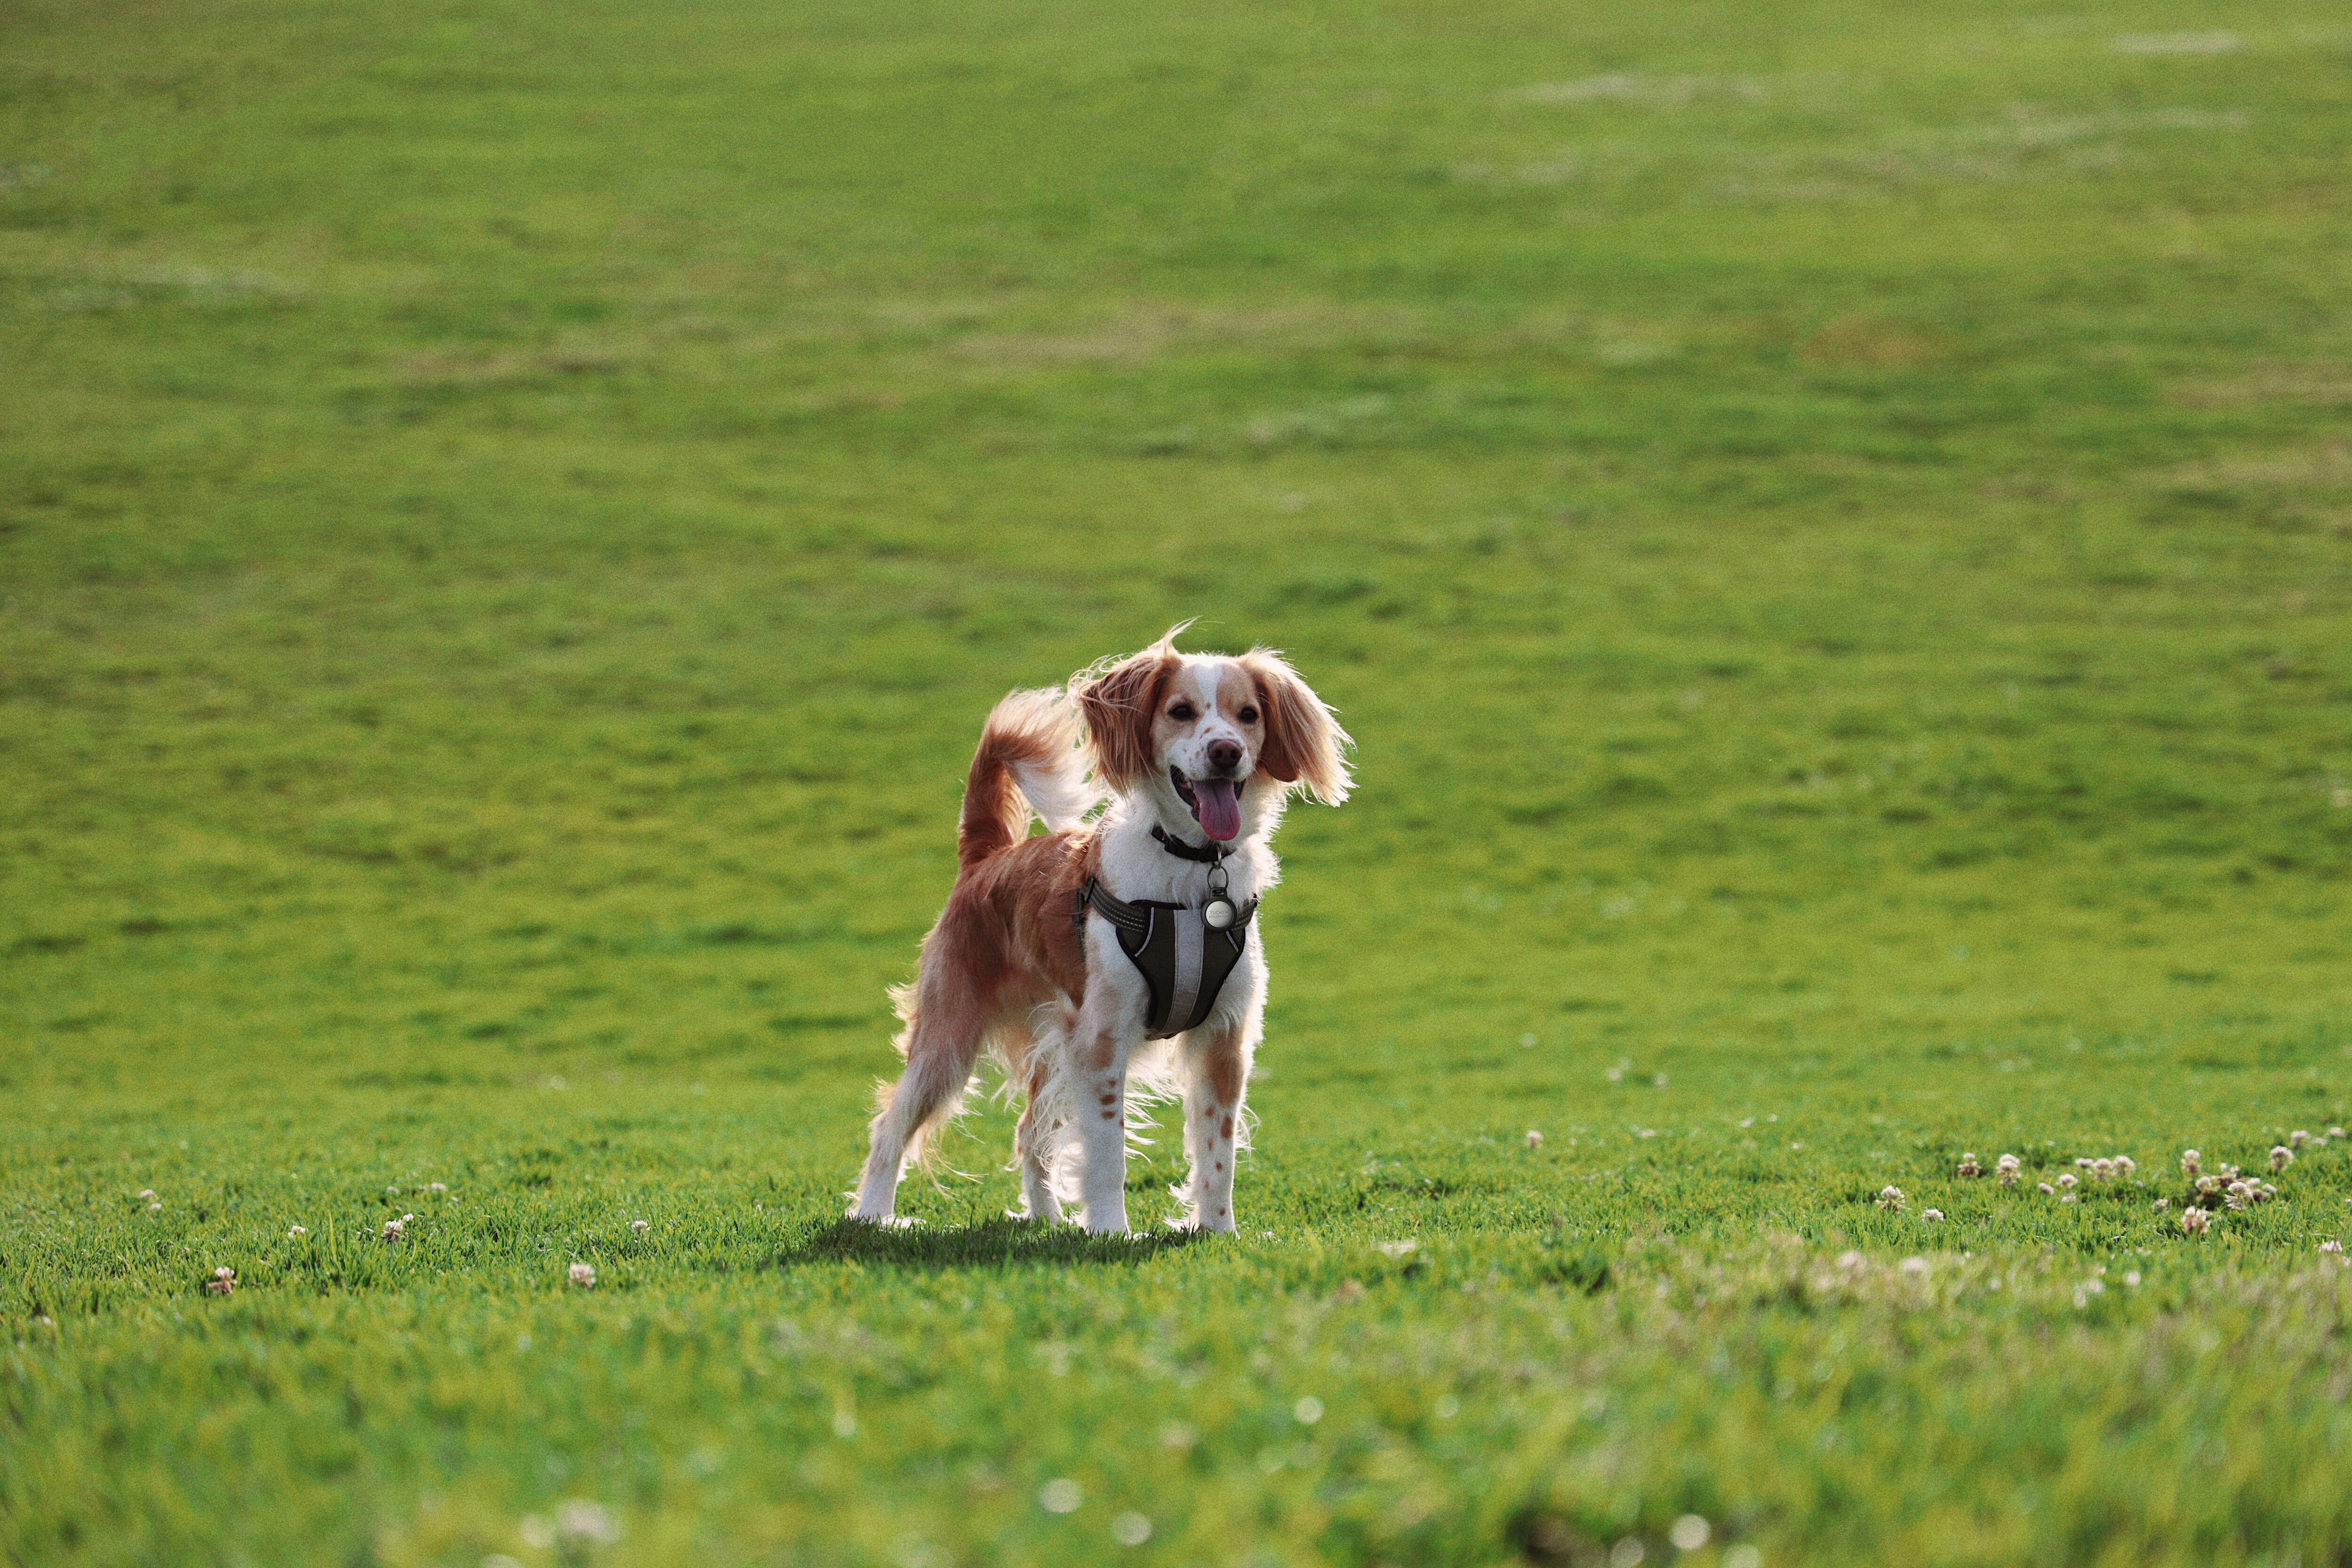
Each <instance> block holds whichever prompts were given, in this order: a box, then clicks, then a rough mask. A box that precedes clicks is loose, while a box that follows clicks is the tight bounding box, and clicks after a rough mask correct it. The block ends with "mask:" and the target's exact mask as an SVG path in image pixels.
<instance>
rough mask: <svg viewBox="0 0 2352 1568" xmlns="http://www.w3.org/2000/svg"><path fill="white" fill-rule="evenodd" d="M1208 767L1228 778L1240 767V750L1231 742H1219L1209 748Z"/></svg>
mask: <svg viewBox="0 0 2352 1568" xmlns="http://www.w3.org/2000/svg"><path fill="white" fill-rule="evenodd" d="M1209 765H1210V766H1211V767H1213V768H1214V769H1216V770H1217V771H1218V772H1219V773H1224V774H1226V775H1227V776H1229V777H1230V776H1231V775H1232V774H1233V773H1234V771H1235V770H1237V769H1238V768H1240V766H1241V765H1242V749H1241V748H1240V747H1239V746H1236V745H1234V743H1233V742H1231V741H1219V742H1217V743H1216V744H1215V745H1213V746H1211V747H1210V748H1209Z"/></svg>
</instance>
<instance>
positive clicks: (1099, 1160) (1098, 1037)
mask: <svg viewBox="0 0 2352 1568" xmlns="http://www.w3.org/2000/svg"><path fill="white" fill-rule="evenodd" d="M1133 1046H1134V1042H1133V1041H1131V1040H1129V1039H1128V1038H1126V1037H1125V1034H1124V1032H1123V1031H1121V1030H1119V1029H1118V1028H1116V1027H1113V1026H1097V1027H1095V1028H1092V1029H1090V1030H1088V1031H1087V1033H1086V1034H1085V1035H1084V1036H1082V1037H1081V1038H1080V1040H1079V1042H1078V1053H1079V1059H1078V1061H1077V1064H1076V1066H1077V1080H1078V1085H1079V1092H1078V1095H1077V1097H1076V1098H1077V1101H1078V1115H1077V1121H1078V1149H1079V1154H1080V1163H1079V1171H1078V1200H1079V1204H1080V1206H1081V1209H1082V1211H1083V1212H1082V1214H1081V1216H1080V1218H1081V1223H1083V1224H1084V1225H1085V1226H1086V1227H1087V1230H1088V1231H1089V1232H1091V1233H1093V1234H1095V1235H1097V1236H1102V1235H1124V1234H1125V1233H1126V1231H1127V1058H1128V1053H1129V1051H1130V1050H1131V1049H1132V1048H1133Z"/></svg>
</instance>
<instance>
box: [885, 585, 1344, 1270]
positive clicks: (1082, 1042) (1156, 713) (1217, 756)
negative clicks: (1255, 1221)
mask: <svg viewBox="0 0 2352 1568" xmlns="http://www.w3.org/2000/svg"><path fill="white" fill-rule="evenodd" d="M1183 629H1184V628H1183V627H1182V626H1178V627H1176V628H1175V629H1174V630H1172V631H1171V632H1170V633H1169V634H1168V635H1167V636H1166V637H1162V638H1160V641H1159V642H1157V643H1155V644H1153V645H1152V646H1151V647H1148V648H1145V649H1144V650H1143V651H1142V652H1141V653H1139V654H1136V655H1134V656H1133V657H1132V658H1124V659H1118V660H1111V661H1106V662H1105V663H1103V664H1099V665H1097V666H1095V667H1094V668H1091V669H1087V670H1083V671H1081V672H1079V673H1078V674H1077V675H1076V676H1074V677H1072V678H1071V680H1070V683H1069V689H1068V691H1067V693H1064V692H1061V691H1055V690H1050V689H1049V690H1042V691H1016V692H1014V693H1013V694H1012V695H1011V696H1009V697H1007V698H1005V700H1003V701H1002V702H1000V703H998V704H997V705H996V708H995V710H994V711H992V712H991V713H990V714H989V716H988V722H987V723H986V724H985V725H984V726H983V727H982V730H981V735H980V751H979V754H978V755H976V756H975V757H973V758H972V763H971V779H970V781H969V782H968V783H967V784H965V786H964V796H963V819H962V822H961V826H959V827H958V829H957V833H956V859H957V862H958V871H957V875H956V885H955V891H954V892H952V893H951V894H950V895H949V897H948V902H947V908H946V909H945V910H941V911H940V918H939V923H938V924H936V925H934V926H933V927H932V928H931V931H930V934H929V935H928V936H926V937H925V938H924V939H923V953H922V963H921V966H920V969H919V973H918V974H917V977H916V980H915V983H914V984H912V985H911V986H902V987H898V988H897V989H895V990H894V991H893V992H892V993H891V998H892V1000H893V1001H894V1002H895V1003H896V1004H897V1005H898V1016H900V1017H901V1018H902V1019H904V1020H905V1023H906V1027H905V1028H904V1029H903V1030H902V1031H900V1033H899V1035H898V1040H897V1042H896V1043H897V1046H898V1051H899V1054H900V1055H902V1056H904V1057H905V1058H906V1059H907V1070H906V1072H905V1074H904V1076H902V1077H901V1078H900V1079H899V1080H898V1084H897V1086H896V1087H895V1088H886V1089H884V1090H883V1092H882V1095H881V1097H880V1098H881V1110H880V1112H879V1113H878V1114H877V1116H876V1117H875V1118H874V1123H873V1143H872V1148H871V1151H870V1152H868V1154H867V1156H866V1172H865V1175H864V1177H863V1178H862V1180H861V1181H860V1182H859V1184H858V1188H857V1196H856V1203H855V1204H854V1205H852V1207H851V1209H850V1211H849V1212H850V1215H851V1217H852V1218H855V1219H862V1220H870V1221H875V1222H877V1223H892V1222H893V1213H894V1208H895V1205H896V1204H897V1201H898V1180H899V1177H900V1175H901V1174H902V1173H904V1171H905V1169H906V1166H907V1164H908V1161H909V1160H910V1158H913V1157H915V1156H917V1155H919V1153H920V1152H921V1151H922V1149H923V1145H924V1142H925V1140H926V1139H927V1138H928V1137H929V1135H930V1134H932V1133H933V1132H935V1131H937V1130H938V1129H939V1128H940V1125H941V1124H942V1123H944V1122H946V1121H949V1120H950V1119H951V1118H952V1117H953V1116H954V1115H955V1114H956V1112H957V1110H959V1109H960V1107H961V1103H962V1099H963V1092H964V1087H965V1085H966V1083H967V1082H968V1081H969V1080H970V1079H971V1071H972V1067H973V1064H974V1063H975V1062H976V1061H977V1060H978V1059H979V1057H980V1053H981V1052H982V1050H983V1049H989V1050H992V1051H993V1052H994V1053H995V1055H996V1056H997V1057H998V1058H999V1059H1000V1060H1001V1061H1002V1062H1003V1067H1004V1071H1005V1081H1006V1087H1007V1089H1008V1091H1010V1090H1015V1089H1017V1090H1018V1091H1020V1092H1022V1093H1024V1095H1025V1096H1026V1098H1027V1103H1026V1105H1025V1106H1024V1109H1023V1111H1022V1116H1021V1121H1020V1125H1019V1127H1018V1128H1017V1130H1016V1131H1015V1132H1014V1134H1013V1155H1014V1158H1015V1161H1016V1162H1017V1163H1018V1164H1019V1166H1020V1169H1021V1190H1022V1199H1023V1206H1022V1209H1021V1210H1020V1211H1017V1212H1019V1213H1021V1214H1024V1215H1027V1216H1028V1217H1030V1218H1033V1219H1041V1220H1058V1219H1060V1218H1061V1217H1062V1204H1063V1200H1064V1199H1065V1198H1075V1199H1076V1202H1077V1203H1078V1204H1079V1205H1080V1215H1081V1218H1082V1220H1083V1222H1084V1224H1085V1226H1086V1227H1087V1229H1088V1230H1089V1231H1096V1232H1102V1231H1124V1230H1126V1229H1127V1188H1126V1173H1127V1122H1128V1117H1129V1093H1130V1089H1132V1090H1133V1091H1134V1092H1136V1093H1137V1094H1138V1095H1139V1096H1142V1097H1146V1098H1152V1099H1157V1098H1161V1097H1165V1098H1169V1099H1173V1098H1176V1097H1177V1096H1178V1095H1180V1094H1181V1098H1182V1100H1183V1106H1184V1152H1185V1155H1186V1157H1187V1158H1188V1160H1189V1162H1190V1164H1191V1174H1190V1176H1189V1178H1188V1179H1187V1180H1186V1181H1185V1183H1184V1184H1183V1185H1182V1186H1181V1187H1179V1188H1177V1189H1176V1195H1177V1197H1178V1198H1179V1199H1180V1200H1181V1202H1182V1203H1183V1205H1184V1213H1183V1215H1181V1217H1180V1218H1179V1219H1178V1220H1177V1221H1176V1222H1175V1223H1176V1224H1178V1225H1180V1226H1193V1227H1198V1228H1200V1229H1204V1230H1221V1231H1223V1230H1231V1229H1233V1228H1234V1152H1235V1151H1236V1149H1237V1148H1239V1147H1241V1146H1242V1145H1243V1144H1244V1142H1245V1140H1246V1136H1247V1123H1246V1122H1245V1121H1244V1114H1243V1096H1244V1093H1245V1091H1246V1085H1247V1083H1248V1079H1249V1072H1250V1060H1251V1058H1252V1057H1253V1056H1254V1055H1255V1052H1256V1049H1257V1044H1258V1039H1259V1037H1260V1034H1261V1032H1262V1028H1263V1016H1264V1012H1265V977H1266V969H1265V950H1264V948H1263V946H1262V945H1261V938H1260V937H1259V936H1258V935H1257V934H1255V929H1254V928H1255V924H1256V922H1255V921H1251V922H1249V926H1248V927H1246V928H1244V934H1245V936H1246V942H1247V945H1246V949H1245V951H1244V953H1243V955H1242V958H1241V960H1240V962H1239V963H1237V964H1236V965H1235V967H1234V970H1233V972H1232V973H1231V974H1230V975H1229V976H1228V977H1227V978H1226V980H1225V983H1224V985H1223V990H1222V991H1220V992H1219V993H1218V995H1217V998H1216V1003H1215V1006H1214V1008H1213V1010H1212V1011H1211V1012H1210V1013H1209V1015H1208V1016H1206V1017H1205V1018H1204V1019H1203V1020H1202V1023H1201V1024H1200V1025H1199V1026H1197V1027H1195V1028H1193V1029H1191V1030H1189V1031H1187V1032H1185V1033H1183V1034H1181V1035H1178V1036H1176V1037H1173V1038H1171V1039H1168V1040H1163V1041H1147V1040H1146V1039H1145V1034H1146V1032H1147V1024H1146V1017H1147V1013H1148V1009H1149V1005H1150V993H1149V988H1148V986H1147V985H1146V984H1145V981H1144V978H1143V976H1142V974H1141V973H1139V971H1138V970H1137V968H1136V966H1135V964H1134V963H1132V962H1130V961H1129V958H1128V956H1127V954H1126V952H1124V951H1123V950H1122V949H1121V948H1120V946H1119V943H1118V937H1117V934H1116V932H1115V931H1114V930H1113V929H1112V927H1111V925H1110V924H1109V922H1108V921H1107V920H1106V919H1105V918H1104V916H1103V915H1102V914H1101V912H1099V911H1098V910H1088V912H1087V916H1086V919H1085V922H1084V925H1083V928H1082V927H1081V925H1080V923H1079V921H1078V920H1077V919H1076V909H1077V903H1076V900H1077V896H1078V892H1079V889H1082V888H1083V887H1084V886H1085V885H1086V883H1087V879H1088V878H1094V879H1098V880H1099V882H1100V884H1101V886H1102V888H1103V889H1104V890H1106V891H1108V893H1110V894H1111V895H1112V896H1113V897H1115V898H1118V899H1122V900H1129V902H1133V901H1135V900H1161V901H1164V902H1168V903H1174V904H1181V905H1185V906H1187V907H1189V908H1199V907H1201V906H1202V904H1203V903H1204V901H1205V900H1207V898H1208V896H1209V891H1210V876H1209V873H1210V868H1209V867H1208V865H1206V864H1204V863H1203V862H1202V861H1200V860H1194V859H1188V858H1181V857H1180V856H1178V855H1176V854H1175V853H1173V852H1171V850H1169V849H1167V848H1164V847H1162V846H1161V843H1160V841H1159V840H1158V839H1155V838H1154V837H1152V829H1153V828H1155V827H1157V828H1159V829H1160V830H1161V832H1162V833H1164V834H1165V835H1166V836H1167V837H1170V838H1172V839H1176V840H1179V841H1180V842H1181V843H1183V844H1185V845H1186V846H1188V847H1193V848H1195V849H1196V850H1197V849H1202V848H1205V847H1206V846H1204V845H1202V844H1201V842H1200V841H1201V840H1202V839H1203V838H1206V839H1209V840H1213V841H1214V842H1215V843H1216V844H1217V845H1218V846H1220V847H1223V848H1224V849H1225V850H1226V851H1227V855H1226V858H1225V860H1224V870H1225V873H1226V876H1227V877H1228V878H1229V879H1230V884H1229V894H1230V897H1231V898H1232V899H1233V900H1234V901H1235V903H1236V904H1238V905H1240V906H1243V907H1246V906H1247V905H1248V903H1249V901H1250V900H1254V899H1255V898H1257V897H1258V896H1259V895H1260V894H1262V893H1264V892H1265V890H1266V889H1269V888H1271V887H1273V886H1274V884H1275V881H1276V878H1277V876H1278V868H1277V866H1276V860H1275V858H1274V853H1273V851H1272V850H1271V849H1270V848H1269V847H1268V840H1270V839H1271V838H1272V837H1273V835H1274V830H1275V827H1276V825H1277V824H1278V823H1279V822H1280V821H1281V820H1282V812H1283V807H1284V806H1285V805H1286V804H1287V803H1288V801H1289V798H1290V795H1292V793H1293V792H1294V791H1303V792H1307V793H1309V794H1311V795H1314V796H1315V797H1316V798H1317V799H1318V800H1321V801H1323V802H1324V803H1325V804H1327V805H1338V804H1339V802H1341V801H1343V800H1345V799H1347V798H1348V788H1349V778H1348V766H1347V763H1346V760H1345V758H1344V757H1343V755H1342V748H1344V747H1346V746H1348V745H1349V744H1351V743H1352V742H1350V741H1349V737H1348V734H1347V732H1346V731H1343V730H1341V729H1340V728H1339V723H1338V721H1336V720H1335V719H1333V717H1332V715H1331V710H1329V709H1328V708H1327V707H1326V706H1324V704H1323V701H1322V700H1321V699H1320V698H1318V697H1317V696H1316V695H1315V693H1314V692H1313V691H1311V690H1309V689H1307V683H1306V682H1305V681H1303V680H1301V679H1299V678H1298V674H1297V671H1296V670H1294V669H1292V668H1290V666H1289V665H1288V664H1287V663H1286V662H1285V661H1284V660H1283V658H1282V657H1281V655H1279V654H1277V653H1276V652H1273V651H1272V650H1270V649H1266V648H1255V649H1253V650H1251V651H1250V652H1248V653H1245V654H1243V655H1241V656H1239V657H1238V658H1224V657H1220V656H1215V655H1206V654H1180V653H1178V652H1177V651H1176V649H1175V646H1174V644H1175V638H1176V635H1177V633H1178V632H1181V631H1182V630H1183ZM1082 726H1083V736H1082V734H1081V728H1082ZM1089 772H1091V775H1092V776H1091V777H1089V776H1088V773H1089ZM1097 805H1100V806H1101V807H1102V809H1101V811H1100V813H1099V815H1094V813H1095V808H1096V807H1097ZM1033 809H1034V811H1035V813H1036V814H1037V815H1038V816H1041V817H1043V818H1044V819H1045V827H1046V832H1045V834H1044V835H1043V836H1042V837H1030V836H1029V816H1030V813H1031V811H1032V810H1033Z"/></svg>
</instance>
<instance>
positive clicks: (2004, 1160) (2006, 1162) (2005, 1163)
mask: <svg viewBox="0 0 2352 1568" xmlns="http://www.w3.org/2000/svg"><path fill="white" fill-rule="evenodd" d="M1993 1163H1994V1164H1995V1165H1997V1166H1999V1167H2000V1169H2002V1170H2004V1171H2014V1170H2016V1169H2017V1168H2018V1166H2020V1165H2021V1164H2023V1163H2025V1162H2023V1161H2022V1160H2020V1159H2019V1158H2018V1157H2017V1156H2016V1155H2014V1154H2003V1155H2002V1156H2001V1157H2000V1159H1998V1160H1995V1161H1994V1162H1993Z"/></svg>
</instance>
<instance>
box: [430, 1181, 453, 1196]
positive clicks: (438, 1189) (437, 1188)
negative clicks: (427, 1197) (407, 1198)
mask: <svg viewBox="0 0 2352 1568" xmlns="http://www.w3.org/2000/svg"><path fill="white" fill-rule="evenodd" d="M448 1190H449V1189H448V1188H447V1187H446V1186H444V1185H442V1184H440V1183H439V1182H436V1183H434V1184H432V1185H431V1186H429V1187H427V1188H425V1191H426V1192H428V1193H432V1194H435V1195H436V1196H438V1195H440V1194H445V1193H446V1192H447V1191H448Z"/></svg>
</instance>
